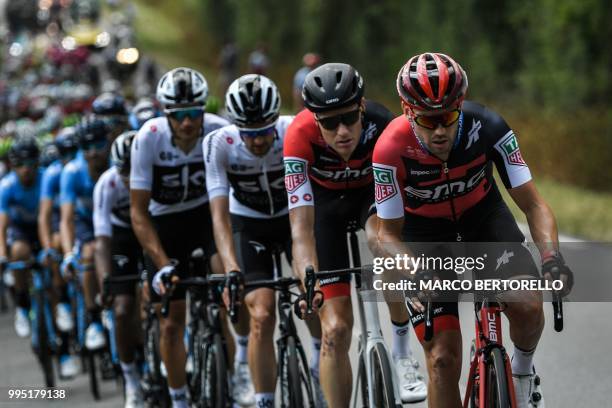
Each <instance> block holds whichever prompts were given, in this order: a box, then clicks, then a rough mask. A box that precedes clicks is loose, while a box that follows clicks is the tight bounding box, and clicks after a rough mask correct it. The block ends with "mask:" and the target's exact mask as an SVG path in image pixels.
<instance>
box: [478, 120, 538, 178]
mask: <svg viewBox="0 0 612 408" xmlns="http://www.w3.org/2000/svg"><path fill="white" fill-rule="evenodd" d="M486 118H487V129H488V132H487V134H486V137H487V142H488V143H487V150H488V151H487V153H488V155H489V157H491V158H492V159H493V162H494V163H495V167H496V168H497V171H498V173H499V175H500V177H501V179H502V182H503V183H504V186H506V188H507V189H511V188H515V187H519V186H521V185H523V184H525V183H527V182H528V181H530V180H531V172H530V171H529V167H528V166H527V163H525V160H524V159H523V156H522V154H521V149H520V148H519V144H518V139H517V137H516V135H515V134H514V131H513V130H512V129H510V127H509V126H508V124H507V123H506V121H505V120H504V119H503V118H502V117H501V116H500V115H498V114H497V113H495V112H492V111H490V110H488V109H487V110H486Z"/></svg>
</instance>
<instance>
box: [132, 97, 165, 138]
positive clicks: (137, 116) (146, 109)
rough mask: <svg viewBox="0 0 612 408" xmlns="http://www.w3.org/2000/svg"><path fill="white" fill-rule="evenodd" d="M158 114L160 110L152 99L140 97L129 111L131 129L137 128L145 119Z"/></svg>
mask: <svg viewBox="0 0 612 408" xmlns="http://www.w3.org/2000/svg"><path fill="white" fill-rule="evenodd" d="M160 115H161V112H160V111H159V108H158V107H157V104H156V103H155V101H154V100H153V99H150V98H140V99H139V100H138V102H137V103H136V105H134V107H133V108H132V110H131V111H130V115H129V116H128V122H129V124H130V127H131V128H132V130H139V129H140V128H141V127H142V125H144V124H145V122H146V121H147V120H149V119H152V118H156V117H158V116H160Z"/></svg>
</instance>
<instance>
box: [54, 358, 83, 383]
mask: <svg viewBox="0 0 612 408" xmlns="http://www.w3.org/2000/svg"><path fill="white" fill-rule="evenodd" d="M59 361H60V377H61V378H62V379H66V380H67V379H71V378H74V377H75V376H76V375H77V374H78V373H79V366H78V364H77V359H76V357H74V356H71V355H69V354H66V355H63V356H61V357H60V360H59Z"/></svg>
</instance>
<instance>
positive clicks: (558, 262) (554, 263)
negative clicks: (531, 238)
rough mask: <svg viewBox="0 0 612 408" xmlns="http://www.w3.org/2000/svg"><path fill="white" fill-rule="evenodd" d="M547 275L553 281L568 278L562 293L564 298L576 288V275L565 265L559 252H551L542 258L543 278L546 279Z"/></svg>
mask: <svg viewBox="0 0 612 408" xmlns="http://www.w3.org/2000/svg"><path fill="white" fill-rule="evenodd" d="M546 275H550V276H551V277H552V279H561V276H562V275H565V276H566V277H567V282H566V284H565V285H564V286H563V290H562V291H561V295H562V296H566V295H567V294H569V293H570V291H571V290H572V287H573V286H574V273H573V272H572V271H571V269H570V268H569V267H568V266H567V265H566V264H565V260H564V259H563V256H561V254H560V253H559V252H551V253H550V254H548V255H545V256H544V257H542V276H544V277H545V278H546Z"/></svg>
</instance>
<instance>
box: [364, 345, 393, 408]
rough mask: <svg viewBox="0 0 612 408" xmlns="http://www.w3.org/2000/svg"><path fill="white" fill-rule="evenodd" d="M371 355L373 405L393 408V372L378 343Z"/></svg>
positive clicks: (381, 346)
mask: <svg viewBox="0 0 612 408" xmlns="http://www.w3.org/2000/svg"><path fill="white" fill-rule="evenodd" d="M370 353H371V356H370V357H371V361H372V381H373V383H372V390H371V391H370V392H372V393H373V394H374V405H375V406H376V407H377V408H378V407H395V394H394V391H393V371H392V370H391V364H390V363H389V359H388V358H387V353H386V351H385V349H384V348H383V345H382V344H380V343H378V344H376V345H375V346H374V348H373V349H372V351H371V352H370Z"/></svg>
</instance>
